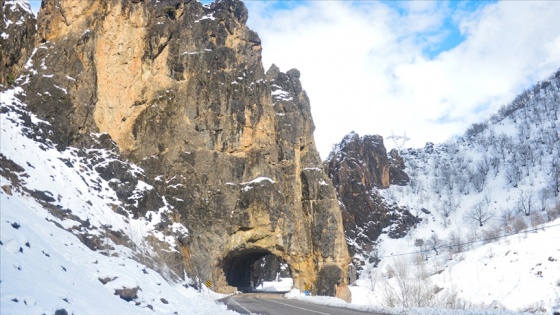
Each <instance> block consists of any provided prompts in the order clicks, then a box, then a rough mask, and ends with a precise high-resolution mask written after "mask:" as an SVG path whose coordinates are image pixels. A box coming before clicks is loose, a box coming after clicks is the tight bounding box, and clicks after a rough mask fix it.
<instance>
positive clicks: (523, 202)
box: [517, 190, 535, 217]
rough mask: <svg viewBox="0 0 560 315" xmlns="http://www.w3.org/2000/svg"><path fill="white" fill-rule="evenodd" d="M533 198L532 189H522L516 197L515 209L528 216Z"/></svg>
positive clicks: (532, 206)
mask: <svg viewBox="0 0 560 315" xmlns="http://www.w3.org/2000/svg"><path fill="white" fill-rule="evenodd" d="M534 205H535V200H534V197H533V192H532V191H530V190H529V191H524V190H522V191H521V193H520V194H519V197H517V211H519V212H521V213H523V214H524V215H525V216H527V217H528V216H530V215H531V211H533V210H534Z"/></svg>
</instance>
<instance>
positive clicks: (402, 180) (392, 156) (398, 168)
mask: <svg viewBox="0 0 560 315" xmlns="http://www.w3.org/2000/svg"><path fill="white" fill-rule="evenodd" d="M404 169H405V165H404V159H403V158H402V157H401V156H400V154H399V151H398V150H397V149H392V150H391V151H390V152H389V181H390V183H391V185H399V186H406V185H408V183H410V177H409V176H408V174H407V173H406V172H405V171H404Z"/></svg>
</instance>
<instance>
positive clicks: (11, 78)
mask: <svg viewBox="0 0 560 315" xmlns="http://www.w3.org/2000/svg"><path fill="white" fill-rule="evenodd" d="M6 82H7V83H8V85H13V84H14V83H15V82H16V75H15V74H13V73H8V75H7V76H6Z"/></svg>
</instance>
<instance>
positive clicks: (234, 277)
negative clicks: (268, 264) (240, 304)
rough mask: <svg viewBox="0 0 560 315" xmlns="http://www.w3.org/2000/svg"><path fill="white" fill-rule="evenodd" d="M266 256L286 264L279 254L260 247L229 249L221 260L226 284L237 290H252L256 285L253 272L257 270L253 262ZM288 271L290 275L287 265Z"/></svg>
mask: <svg viewBox="0 0 560 315" xmlns="http://www.w3.org/2000/svg"><path fill="white" fill-rule="evenodd" d="M267 256H274V258H276V259H278V260H279V261H281V262H283V263H285V264H287V262H286V261H285V260H284V259H283V258H282V257H281V256H279V255H277V254H275V253H273V252H271V251H270V250H267V249H264V248H260V247H253V248H242V249H236V250H233V251H230V252H229V253H228V254H227V255H226V256H225V257H224V259H223V260H222V262H221V268H222V270H223V272H224V275H225V279H226V282H227V284H228V285H229V286H232V287H237V289H238V290H239V291H252V290H253V289H254V286H256V285H257V283H256V282H255V281H256V280H255V275H254V273H255V272H257V270H256V268H258V266H255V265H256V264H255V263H256V262H258V261H260V260H261V259H262V258H263V257H267ZM288 272H289V274H290V277H291V268H290V267H289V265H288Z"/></svg>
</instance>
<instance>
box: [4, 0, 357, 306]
mask: <svg viewBox="0 0 560 315" xmlns="http://www.w3.org/2000/svg"><path fill="white" fill-rule="evenodd" d="M247 18H248V12H247V9H246V7H245V6H244V4H243V3H242V2H241V1H234V0H226V1H217V2H214V3H213V4H211V5H202V4H201V3H199V2H197V1H190V0H158V1H156V0H151V1H150V0H105V1H60V0H47V1H43V3H42V8H41V11H40V13H39V15H38V19H37V21H38V22H37V23H38V27H37V36H36V38H35V50H34V52H33V54H32V56H31V58H30V59H29V61H28V64H27V67H26V69H25V71H23V72H22V77H21V78H22V82H24V83H22V87H23V89H24V90H25V93H24V94H22V95H20V97H21V98H22V100H23V101H24V102H25V103H26V104H27V106H28V107H27V108H28V109H30V110H31V111H32V112H34V113H35V114H36V115H37V116H38V117H39V118H40V119H43V120H44V121H45V122H46V123H47V124H46V125H45V126H44V128H48V132H45V133H44V134H45V135H46V136H48V137H49V138H50V139H52V141H54V142H55V143H56V145H57V147H58V149H59V150H63V149H64V148H66V147H69V146H72V147H78V148H84V147H92V146H106V147H110V148H112V149H113V151H114V152H116V153H115V154H117V155H118V156H120V159H122V160H123V161H124V160H130V161H131V162H133V163H135V164H136V165H138V166H140V167H141V168H142V169H143V173H142V176H141V178H139V177H138V176H133V175H131V174H132V172H129V171H127V169H126V167H124V166H123V165H124V164H122V163H116V162H115V163H105V164H103V166H100V167H99V168H98V169H97V171H99V172H100V173H102V174H103V176H104V178H107V179H108V180H111V183H112V184H111V185H112V186H111V188H112V189H114V190H115V191H117V195H118V196H119V198H120V199H121V202H122V203H121V205H119V206H116V207H115V211H118V212H119V213H122V214H123V215H125V216H126V215H129V216H134V217H139V216H145V215H146V213H147V212H148V211H157V210H158V209H160V208H162V207H164V206H165V207H166V209H171V211H169V212H166V213H164V214H163V215H164V220H163V222H162V223H161V226H162V232H164V233H167V234H169V235H171V236H173V237H175V238H177V240H178V244H180V246H179V247H180V251H181V253H182V260H183V264H182V266H185V267H186V268H187V270H188V272H189V273H190V274H192V275H193V276H195V277H199V278H202V279H210V280H212V281H213V283H214V284H215V287H216V288H217V289H218V290H219V291H224V292H225V291H228V290H231V289H230V288H231V287H232V286H234V287H245V286H249V281H250V275H249V273H250V271H249V270H248V269H247V268H248V267H247V266H248V265H250V264H252V263H254V262H255V261H257V260H258V259H260V258H262V257H264V256H267V255H270V254H272V255H275V256H277V257H279V258H280V259H281V260H282V261H285V262H286V263H287V264H288V265H289V266H290V273H291V275H292V276H293V277H294V282H295V283H296V286H301V285H302V284H304V283H311V284H315V286H314V290H315V291H316V292H317V293H319V294H327V295H334V294H335V293H336V294H337V295H338V296H340V297H342V298H345V299H349V291H348V289H347V287H346V272H347V265H348V263H349V261H350V258H349V256H348V251H347V247H346V243H345V239H344V232H343V225H342V216H341V212H340V208H339V205H338V200H337V198H336V194H335V190H334V188H333V186H332V185H331V184H330V181H329V179H328V177H327V176H326V175H325V173H324V172H323V170H322V165H321V161H320V158H319V154H318V153H317V151H316V149H315V144H314V138H313V130H314V126H313V122H312V118H311V114H310V108H309V100H308V98H307V95H306V93H305V91H303V89H302V86H301V83H300V81H299V76H300V73H299V71H297V70H295V69H294V70H290V71H288V72H287V73H282V72H281V71H280V70H279V69H278V68H277V67H275V66H273V67H272V68H271V69H270V70H269V71H268V72H266V73H265V71H264V69H263V66H262V62H261V42H260V39H259V37H258V35H257V34H256V33H255V32H253V31H251V30H250V29H248V28H247V26H246V25H245V22H246V21H247ZM2 49H4V47H3V48H2ZM10 53H12V52H8V54H10ZM95 134H103V135H104V136H102V138H103V139H104V140H103V141H101V142H100V141H91V140H90V139H91V136H90V135H95ZM97 138H98V137H97ZM95 158H99V157H92V159H95ZM140 180H141V181H142V182H145V183H147V184H148V185H149V187H150V190H149V193H144V194H140V195H138V194H137V191H136V190H135V187H137V185H138V183H139V181H140ZM173 222H176V223H180V224H183V225H184V226H186V227H187V229H188V233H187V234H184V235H174V234H173V232H172V229H169V228H167V226H170V224H172V223H173ZM166 224H167V225H166Z"/></svg>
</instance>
